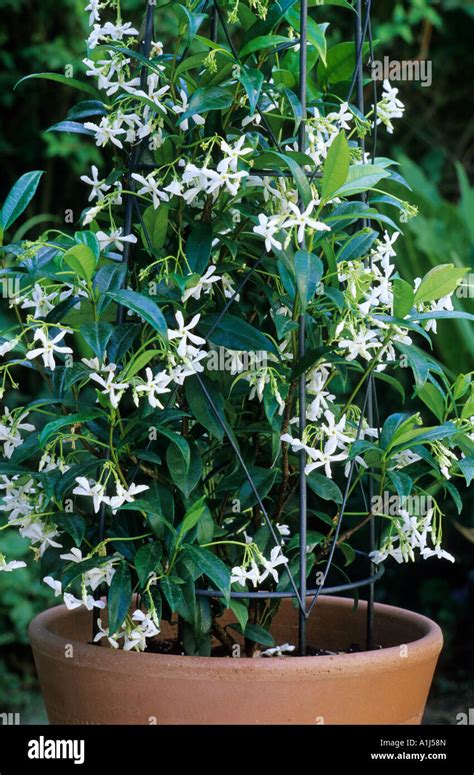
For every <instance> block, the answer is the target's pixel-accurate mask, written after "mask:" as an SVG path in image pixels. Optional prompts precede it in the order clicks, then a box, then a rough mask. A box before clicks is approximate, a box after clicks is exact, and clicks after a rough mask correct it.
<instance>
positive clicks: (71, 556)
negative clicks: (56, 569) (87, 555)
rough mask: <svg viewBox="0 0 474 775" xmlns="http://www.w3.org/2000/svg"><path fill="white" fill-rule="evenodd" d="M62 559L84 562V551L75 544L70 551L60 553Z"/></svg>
mask: <svg viewBox="0 0 474 775" xmlns="http://www.w3.org/2000/svg"><path fill="white" fill-rule="evenodd" d="M59 556H60V557H61V559H62V560H69V562H82V560H83V557H82V552H81V550H80V549H78V548H77V547H76V546H73V547H72V549H71V551H70V552H66V554H60V555H59Z"/></svg>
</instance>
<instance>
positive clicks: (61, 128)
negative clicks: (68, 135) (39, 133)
mask: <svg viewBox="0 0 474 775" xmlns="http://www.w3.org/2000/svg"><path fill="white" fill-rule="evenodd" d="M46 131H47V132H72V133H73V134H77V135H88V136H89V137H94V132H93V131H92V129H86V127H85V126H84V124H81V123H80V121H59V122H58V123H57V124H53V125H52V126H50V127H48V128H47V130H46Z"/></svg>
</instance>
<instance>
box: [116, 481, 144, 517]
mask: <svg viewBox="0 0 474 775" xmlns="http://www.w3.org/2000/svg"><path fill="white" fill-rule="evenodd" d="M149 489H150V488H149V487H148V485H146V484H133V483H132V484H131V485H130V486H129V488H128V489H126V488H125V487H124V486H123V485H122V484H120V482H117V495H113V496H112V497H111V498H110V506H111V508H112V512H113V513H114V514H115V512H116V511H117V509H119V508H120V506H122V505H123V504H124V503H133V501H134V500H135V498H134V496H135V495H138V494H139V493H141V492H145V490H149Z"/></svg>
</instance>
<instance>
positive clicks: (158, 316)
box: [107, 290, 168, 339]
mask: <svg viewBox="0 0 474 775" xmlns="http://www.w3.org/2000/svg"><path fill="white" fill-rule="evenodd" d="M107 296H108V297H109V298H111V299H113V301H115V302H117V304H120V305H121V306H123V307H126V308H127V309H131V310H133V312H137V313H138V315H140V317H141V318H143V320H145V321H146V322H147V323H149V324H150V326H151V327H152V328H154V329H155V331H157V332H158V333H159V334H160V336H162V337H163V339H167V338H168V327H167V325H166V320H165V318H164V315H163V313H162V311H161V310H160V308H159V306H158V304H156V303H155V302H154V301H153V300H152V299H150V298H149V297H148V296H144V295H143V294H142V293H137V291H129V290H122V291H108V292H107Z"/></svg>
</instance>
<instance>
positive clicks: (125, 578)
mask: <svg viewBox="0 0 474 775" xmlns="http://www.w3.org/2000/svg"><path fill="white" fill-rule="evenodd" d="M107 602H108V613H109V635H113V634H114V633H116V632H117V630H119V629H120V626H121V625H122V623H123V621H124V619H125V617H126V615H127V613H128V611H129V608H130V605H131V603H132V580H131V577H130V571H129V569H128V565H127V563H126V562H125V561H122V562H121V563H120V565H119V566H118V567H117V569H116V571H115V573H114V575H113V578H112V581H111V583H110V588H109V594H108V596H107Z"/></svg>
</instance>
